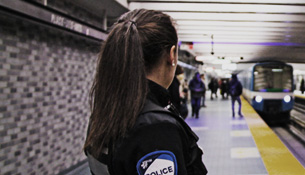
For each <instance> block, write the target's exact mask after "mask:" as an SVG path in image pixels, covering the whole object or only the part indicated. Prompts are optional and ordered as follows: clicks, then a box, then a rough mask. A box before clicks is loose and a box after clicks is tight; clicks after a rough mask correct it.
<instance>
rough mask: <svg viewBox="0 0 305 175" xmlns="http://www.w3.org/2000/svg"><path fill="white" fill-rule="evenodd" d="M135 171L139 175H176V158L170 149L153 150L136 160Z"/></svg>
mask: <svg viewBox="0 0 305 175" xmlns="http://www.w3.org/2000/svg"><path fill="white" fill-rule="evenodd" d="M137 171H138V174H139V175H177V172H178V167H177V160H176V157H175V155H174V154H173V153H172V152H170V151H154V152H151V153H149V154H146V155H145V156H144V157H142V158H141V159H140V160H139V161H138V163H137Z"/></svg>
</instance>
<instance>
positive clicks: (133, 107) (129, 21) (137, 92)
mask: <svg viewBox="0 0 305 175" xmlns="http://www.w3.org/2000/svg"><path fill="white" fill-rule="evenodd" d="M177 42H178V38H177V32H176V29H175V27H174V25H173V22H172V20H171V18H170V17H169V16H168V15H166V14H164V13H162V12H159V11H154V10H144V9H140V10H139V9H138V10H133V11H130V12H128V13H126V14H124V15H122V16H121V17H120V18H119V20H118V22H117V23H115V24H114V26H113V28H112V30H111V31H110V33H109V35H108V37H107V39H106V41H104V42H103V47H102V49H101V52H100V55H99V58H98V65H97V70H96V75H95V79H94V82H93V86H92V90H91V98H90V99H91V108H92V113H91V116H90V120H89V126H88V133H87V138H86V141H85V145H84V150H85V153H86V155H87V156H88V161H89V167H90V170H91V172H92V173H93V174H95V175H107V174H110V175H136V174H137V175H144V174H145V175H146V174H156V173H158V174H162V173H163V174H167V173H170V174H175V175H186V174H188V175H190V174H191V175H199V174H200V175H205V174H207V170H206V168H205V166H204V164H203V162H202V155H203V153H202V150H201V149H200V148H199V146H198V145H197V141H198V137H197V136H196V134H195V133H193V131H192V130H191V128H190V127H189V126H188V125H187V124H186V123H185V121H184V120H183V119H182V118H181V117H180V116H179V114H178V113H177V111H175V110H174V109H173V108H172V105H171V103H170V101H169V94H168V91H167V88H168V87H169V85H170V84H171V82H172V80H173V78H174V76H175V70H176V65H177V61H178V59H177V57H178V53H177V47H178V44H177Z"/></svg>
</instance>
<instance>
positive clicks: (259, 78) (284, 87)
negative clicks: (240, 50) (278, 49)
mask: <svg viewBox="0 0 305 175" xmlns="http://www.w3.org/2000/svg"><path fill="white" fill-rule="evenodd" d="M254 91H260V92H292V67H291V66H285V65H258V66H256V67H254Z"/></svg>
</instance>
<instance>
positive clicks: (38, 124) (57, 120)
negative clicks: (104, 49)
mask: <svg viewBox="0 0 305 175" xmlns="http://www.w3.org/2000/svg"><path fill="white" fill-rule="evenodd" d="M0 26H1V27H0V174H1V175H10V174H20V175H21V174H22V175H27V174H30V175H35V174H36V175H41V174H43V175H47V174H52V175H53V174H58V173H59V172H61V171H63V170H65V169H67V168H69V167H71V166H72V165H76V164H77V163H79V162H81V161H83V160H85V156H84V154H83V152H82V146H83V143H84V139H85V134H86V128H87V123H88V117H89V113H90V109H89V99H88V93H89V89H90V86H91V82H92V79H93V75H94V71H95V63H96V57H97V52H98V49H99V45H100V43H98V42H95V41H89V40H85V39H84V38H80V37H78V36H76V35H68V34H67V33H65V32H62V31H59V30H57V29H52V28H47V27H43V26H39V25H37V24H35V23H31V22H27V21H24V20H21V19H17V18H13V17H11V16H6V15H3V14H1V15H0Z"/></svg>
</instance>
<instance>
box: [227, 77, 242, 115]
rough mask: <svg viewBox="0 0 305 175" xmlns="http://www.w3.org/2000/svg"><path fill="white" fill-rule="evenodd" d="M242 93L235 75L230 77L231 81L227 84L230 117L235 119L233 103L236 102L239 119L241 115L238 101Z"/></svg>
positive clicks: (239, 101)
mask: <svg viewBox="0 0 305 175" xmlns="http://www.w3.org/2000/svg"><path fill="white" fill-rule="evenodd" d="M242 91H243V86H242V85H241V83H240V82H239V81H238V79H237V75H236V74H233V75H232V80H231V81H230V83H229V92H230V95H231V102H232V117H235V101H237V102H238V104H239V107H238V115H239V116H240V117H243V115H242V113H241V100H240V97H239V96H240V95H241V94H242Z"/></svg>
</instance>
